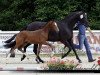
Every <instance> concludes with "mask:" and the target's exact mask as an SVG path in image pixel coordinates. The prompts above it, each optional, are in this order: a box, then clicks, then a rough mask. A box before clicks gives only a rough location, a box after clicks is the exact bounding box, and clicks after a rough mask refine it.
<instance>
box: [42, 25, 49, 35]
mask: <svg viewBox="0 0 100 75" xmlns="http://www.w3.org/2000/svg"><path fill="white" fill-rule="evenodd" d="M43 31H45V32H47V33H49V31H50V28H49V26H48V25H46V26H45V27H44V28H43Z"/></svg>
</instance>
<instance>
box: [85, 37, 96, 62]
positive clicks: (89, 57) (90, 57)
mask: <svg viewBox="0 0 100 75" xmlns="http://www.w3.org/2000/svg"><path fill="white" fill-rule="evenodd" d="M84 45H85V48H86V54H87V57H88V61H89V62H92V61H94V60H93V58H92V53H91V51H90V45H89V43H88V40H87V38H86V37H85V40H84Z"/></svg>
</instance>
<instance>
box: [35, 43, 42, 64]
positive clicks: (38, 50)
mask: <svg viewBox="0 0 100 75" xmlns="http://www.w3.org/2000/svg"><path fill="white" fill-rule="evenodd" d="M41 47H42V44H39V47H38V49H37V55H36V61H37V63H39V62H40V61H39V60H38V57H39V54H40V49H41Z"/></svg>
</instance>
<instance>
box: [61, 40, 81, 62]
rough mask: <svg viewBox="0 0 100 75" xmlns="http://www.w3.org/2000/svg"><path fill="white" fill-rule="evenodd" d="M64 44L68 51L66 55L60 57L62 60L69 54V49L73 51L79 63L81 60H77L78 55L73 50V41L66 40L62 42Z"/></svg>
mask: <svg viewBox="0 0 100 75" xmlns="http://www.w3.org/2000/svg"><path fill="white" fill-rule="evenodd" d="M64 44H65V46H68V47H69V51H68V52H67V53H66V54H64V55H63V56H62V58H64V57H65V56H67V55H68V54H69V53H70V51H71V49H72V50H73V51H74V54H75V56H76V59H77V60H78V61H79V62H80V63H81V60H80V59H79V57H78V55H77V53H76V50H75V48H74V45H73V41H72V40H68V41H66V42H64Z"/></svg>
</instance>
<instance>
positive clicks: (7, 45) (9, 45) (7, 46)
mask: <svg viewBox="0 0 100 75" xmlns="http://www.w3.org/2000/svg"><path fill="white" fill-rule="evenodd" d="M15 45H16V41H13V42H10V43H7V44H5V45H4V47H5V48H11V47H14V46H15Z"/></svg>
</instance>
